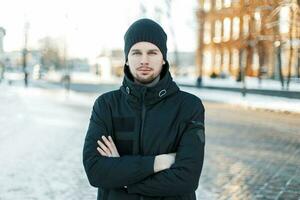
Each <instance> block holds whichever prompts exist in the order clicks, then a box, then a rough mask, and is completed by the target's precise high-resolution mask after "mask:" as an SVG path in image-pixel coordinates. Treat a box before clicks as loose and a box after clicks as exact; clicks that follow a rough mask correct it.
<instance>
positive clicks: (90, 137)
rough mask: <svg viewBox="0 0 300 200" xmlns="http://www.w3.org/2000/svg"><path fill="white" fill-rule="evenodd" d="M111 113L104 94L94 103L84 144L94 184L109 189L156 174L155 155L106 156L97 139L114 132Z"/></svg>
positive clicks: (90, 175) (89, 174) (87, 172)
mask: <svg viewBox="0 0 300 200" xmlns="http://www.w3.org/2000/svg"><path fill="white" fill-rule="evenodd" d="M110 113H111V112H110V109H109V107H108V105H107V104H106V103H105V100H104V99H103V98H102V97H101V96H100V97H99V98H98V99H97V100H96V102H95V104H94V106H93V110H92V114H91V118H90V123H89V127H88V131H87V134H86V137H85V142H84V147H83V165H84V169H85V172H86V174H87V177H88V180H89V182H90V184H91V185H92V186H94V187H102V188H105V189H110V188H118V187H123V186H125V185H129V184H133V183H136V182H138V181H141V180H143V179H144V178H145V177H147V176H149V175H151V174H153V173H154V169H153V165H154V156H139V155H136V156H135V155H132V156H122V157H105V156H102V155H101V154H100V153H99V152H98V151H97V149H96V148H97V140H99V139H100V138H101V136H102V135H106V136H108V135H112V125H111V118H112V116H111V114H110Z"/></svg>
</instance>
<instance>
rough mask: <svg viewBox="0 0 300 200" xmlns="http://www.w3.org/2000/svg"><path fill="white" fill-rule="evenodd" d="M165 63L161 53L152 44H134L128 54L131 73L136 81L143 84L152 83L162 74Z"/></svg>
mask: <svg viewBox="0 0 300 200" xmlns="http://www.w3.org/2000/svg"><path fill="white" fill-rule="evenodd" d="M164 63H165V61H164V60H163V55H162V53H161V51H160V50H159V48H158V47H157V46H156V45H154V44H152V43H150V42H138V43H136V44H134V45H133V46H132V47H131V49H130V51H129V54H128V62H127V64H128V65H129V69H130V72H131V74H132V76H133V77H134V79H135V81H137V82H139V83H142V84H147V83H150V82H152V81H153V80H154V79H155V78H156V77H157V76H158V75H159V74H160V72H161V70H162V66H163V64H164Z"/></svg>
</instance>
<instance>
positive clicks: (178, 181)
mask: <svg viewBox="0 0 300 200" xmlns="http://www.w3.org/2000/svg"><path fill="white" fill-rule="evenodd" d="M124 39H125V48H124V53H125V60H126V63H125V66H124V73H125V76H124V79H123V83H122V86H121V87H120V89H119V90H115V91H111V92H108V93H105V94H102V95H101V96H99V97H98V98H97V100H96V101H95V104H94V106H93V110H92V114H91V118H90V123H89V128H88V131H87V135H86V139H85V144H84V149H83V163H84V168H85V171H86V174H87V177H88V180H89V182H90V184H91V185H92V186H94V187H97V188H98V200H100V199H101V200H140V199H144V200H147V199H168V200H171V199H196V197H195V190H196V189H197V187H198V182H199V177H200V174H201V170H202V166H203V158H204V144H205V135H204V107H203V105H202V102H201V100H200V99H199V98H198V97H196V96H194V95H192V94H189V93H187V92H183V91H180V90H179V88H178V86H177V85H176V83H175V82H174V81H172V77H171V75H170V72H169V64H168V61H167V46H166V42H167V35H166V33H165V32H164V30H163V29H162V27H161V26H160V25H159V24H157V23H156V22H154V21H152V20H150V19H140V20H138V21H136V22H134V23H133V24H132V25H131V26H130V27H129V29H128V30H127V32H126V34H125V36H124Z"/></svg>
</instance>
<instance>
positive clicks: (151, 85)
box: [134, 75, 160, 87]
mask: <svg viewBox="0 0 300 200" xmlns="http://www.w3.org/2000/svg"><path fill="white" fill-rule="evenodd" d="M159 80H160V75H158V76H157V77H156V78H155V79H154V80H153V81H152V82H150V83H146V84H144V83H140V82H139V81H137V80H136V79H134V82H135V83H137V84H139V85H144V86H146V87H153V86H155V85H156V84H157V83H158V82H159Z"/></svg>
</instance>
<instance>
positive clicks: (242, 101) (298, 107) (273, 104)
mask: <svg viewBox="0 0 300 200" xmlns="http://www.w3.org/2000/svg"><path fill="white" fill-rule="evenodd" d="M180 88H181V90H184V91H187V92H190V93H192V94H194V95H196V96H198V97H199V98H201V99H202V100H206V101H215V102H221V103H227V104H231V105H239V106H243V107H246V108H253V109H255V108H259V109H266V110H273V111H279V112H297V113H300V100H298V99H289V98H284V97H273V96H266V95H258V94H247V95H246V96H245V97H243V96H242V94H241V93H238V92H229V91H223V90H209V89H198V88H191V87H180Z"/></svg>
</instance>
